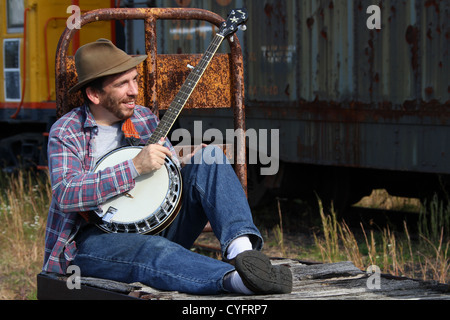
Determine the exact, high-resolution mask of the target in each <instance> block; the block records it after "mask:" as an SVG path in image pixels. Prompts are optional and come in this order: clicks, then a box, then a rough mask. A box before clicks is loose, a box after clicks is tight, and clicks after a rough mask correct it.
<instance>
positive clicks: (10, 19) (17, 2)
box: [6, 0, 25, 33]
mask: <svg viewBox="0 0 450 320" xmlns="http://www.w3.org/2000/svg"><path fill="white" fill-rule="evenodd" d="M23 2H24V1H23V0H7V1H6V8H7V17H6V21H7V27H8V33H18V32H23V13H24V11H25V9H24V6H23Z"/></svg>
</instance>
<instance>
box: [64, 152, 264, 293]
mask: <svg viewBox="0 0 450 320" xmlns="http://www.w3.org/2000/svg"><path fill="white" fill-rule="evenodd" d="M193 160H194V161H193V164H188V165H186V166H185V167H184V168H183V169H182V176H183V200H182V201H183V204H182V208H181V210H180V212H179V214H178V216H177V218H176V219H175V220H174V222H173V223H172V224H171V225H170V226H169V227H168V228H167V229H166V230H164V231H163V232H162V233H160V234H159V235H141V234H136V233H128V234H110V233H104V232H102V231H100V230H99V229H98V228H97V227H94V226H88V227H85V228H84V229H83V230H82V231H81V232H80V233H79V234H78V235H77V237H76V238H75V241H76V244H77V249H78V252H77V255H76V257H75V259H74V260H73V262H72V264H74V265H77V266H78V267H80V270H81V274H82V276H89V277H97V278H103V279H111V280H115V281H120V282H126V283H133V282H141V283H143V284H145V285H148V286H151V287H153V288H156V289H160V290H168V291H180V292H185V293H192V294H218V293H222V292H224V291H225V290H224V288H223V278H224V276H225V275H226V274H227V273H229V272H231V271H233V270H234V267H233V266H232V265H230V264H228V263H225V262H223V261H220V260H217V259H213V258H210V257H206V256H203V255H201V254H198V253H195V252H192V251H191V250H190V248H191V247H192V245H193V243H194V241H195V240H196V239H197V237H198V236H199V234H200V233H201V232H202V230H203V228H204V226H205V224H206V223H207V221H209V222H210V223H211V227H212V229H213V231H214V233H215V235H216V237H217V239H218V240H219V242H220V245H221V250H222V255H225V252H226V250H227V247H228V245H229V244H230V243H231V242H232V241H233V240H234V239H236V238H238V237H239V236H242V235H249V237H250V240H251V242H252V244H253V248H254V249H256V250H260V249H261V248H262V245H263V240H262V237H261V235H260V233H259V231H258V229H257V228H256V227H255V225H254V224H253V219H252V215H251V212H250V208H249V206H248V203H247V199H246V197H245V193H244V191H243V189H242V187H241V184H240V182H239V180H238V179H237V177H236V174H235V173H234V171H233V169H232V167H231V165H230V164H229V163H228V161H227V159H226V158H225V156H224V154H223V152H222V150H220V149H219V148H216V147H207V148H205V149H203V150H202V151H201V152H198V153H196V154H195V156H194V159H193Z"/></svg>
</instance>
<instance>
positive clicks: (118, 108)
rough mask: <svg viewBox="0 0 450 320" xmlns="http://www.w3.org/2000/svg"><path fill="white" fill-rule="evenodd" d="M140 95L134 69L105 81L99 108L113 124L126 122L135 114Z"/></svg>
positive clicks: (99, 96) (99, 94)
mask: <svg viewBox="0 0 450 320" xmlns="http://www.w3.org/2000/svg"><path fill="white" fill-rule="evenodd" d="M138 93H139V91H138V73H137V70H136V68H133V69H130V70H128V71H126V72H124V73H121V74H118V75H114V76H110V77H107V78H106V79H105V81H104V82H103V90H102V91H101V92H99V93H98V102H99V103H98V106H99V107H100V108H101V109H103V110H102V111H103V112H102V113H103V115H104V116H105V117H106V118H107V120H109V121H110V122H111V123H115V122H118V121H122V120H126V119H128V118H130V117H131V116H132V115H133V113H134V108H135V104H136V97H137V95H138Z"/></svg>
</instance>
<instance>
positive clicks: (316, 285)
mask: <svg viewBox="0 0 450 320" xmlns="http://www.w3.org/2000/svg"><path fill="white" fill-rule="evenodd" d="M272 263H273V264H284V265H287V266H289V267H290V268H291V270H292V274H293V281H294V282H293V291H292V293H291V294H283V295H256V296H245V295H237V294H223V295H208V296H205V295H202V296H200V295H189V294H185V293H180V292H167V291H160V290H156V289H154V288H151V287H148V286H145V285H143V284H140V283H133V284H120V283H111V284H109V283H108V280H101V279H93V278H85V279H82V283H83V284H84V285H86V286H88V287H90V288H98V289H101V290H106V291H111V290H116V291H120V294H121V295H122V296H123V297H124V298H130V297H133V298H139V299H141V300H230V299H231V300H418V299H433V300H450V285H448V284H438V283H435V282H430V281H419V280H413V279H406V278H399V277H393V276H390V275H380V289H370V288H369V286H368V280H370V279H369V277H370V276H372V275H371V274H367V273H366V272H363V271H361V270H360V269H358V268H356V267H355V266H354V265H353V263H351V262H339V263H329V264H311V265H310V264H304V263H300V262H299V261H295V260H290V259H275V260H272ZM41 280H42V279H41ZM53 280H54V279H53ZM60 281H62V282H63V285H61V286H59V288H58V290H59V291H61V290H64V288H65V287H66V286H65V281H64V278H63V277H61V280H60ZM42 288H45V287H43V286H42V285H41V287H40V288H39V287H38V297H40V296H45V298H46V299H52V296H51V292H46V293H43V292H39V290H41V289H42ZM117 288H119V289H120V290H117ZM59 291H58V292H59ZM127 292H128V293H127ZM101 293H102V291H98V292H97V296H95V297H96V298H97V299H99V298H101ZM72 294H73V293H72ZM105 297H106V296H105ZM53 298H54V299H59V298H61V292H59V293H58V294H55V295H54V296H53ZM109 298H120V296H119V295H117V293H116V295H114V296H112V297H111V296H110V297H109Z"/></svg>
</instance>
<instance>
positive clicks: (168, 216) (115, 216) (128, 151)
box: [94, 9, 248, 234]
mask: <svg viewBox="0 0 450 320" xmlns="http://www.w3.org/2000/svg"><path fill="white" fill-rule="evenodd" d="M247 19H248V14H247V11H246V9H235V10H232V11H231V12H230V14H229V15H228V18H227V20H226V21H225V22H223V23H222V24H221V26H220V29H219V32H218V33H217V34H216V35H215V36H214V38H213V40H212V42H211V44H210V45H209V47H208V49H207V51H206V53H205V54H204V55H203V56H202V59H201V60H200V62H199V64H198V65H197V66H196V67H195V68H194V69H192V71H191V73H190V74H189V76H188V77H187V79H186V80H185V82H184V84H183V86H182V87H181V89H180V91H179V92H178V94H177V95H176V97H175V99H174V100H173V101H172V103H171V104H170V106H169V108H168V109H167V111H166V113H165V114H164V117H163V118H162V119H161V121H160V122H159V124H158V126H157V127H156V129H155V131H154V132H153V134H152V135H151V137H150V139H149V141H148V142H147V144H146V145H150V144H156V143H158V142H159V141H160V139H161V138H165V137H166V136H167V135H168V133H169V131H170V129H171V128H172V126H173V124H174V123H175V120H176V119H177V117H178V116H179V114H180V112H181V110H182V109H183V107H184V106H185V104H186V102H187V101H188V99H189V97H190V96H191V94H192V92H193V91H194V89H195V87H196V85H197V84H198V82H199V80H200V79H201V77H202V76H203V73H204V72H205V70H206V68H207V67H208V65H209V63H210V62H211V60H212V58H213V57H214V55H215V54H216V52H217V50H218V48H219V46H220V44H221V43H222V42H223V40H224V39H225V37H227V36H229V35H231V34H233V33H235V32H236V31H237V30H238V27H239V26H240V25H242V24H244V23H245V22H246V21H247ZM142 148H143V146H126V147H122V148H118V149H116V150H113V151H111V152H110V153H108V154H107V155H105V156H104V157H103V158H101V159H100V160H99V161H98V163H97V164H96V166H95V168H94V172H99V171H102V170H104V169H106V168H108V167H112V166H115V165H117V164H119V163H121V162H124V161H127V160H129V159H132V158H134V157H135V156H137V155H138V153H139V152H140V151H141V150H142ZM181 194H182V179H181V173H180V170H179V168H178V166H177V165H176V164H175V163H174V162H172V160H171V159H170V158H168V157H166V159H165V164H164V165H163V166H162V167H161V168H160V169H159V170H156V171H153V172H152V173H150V174H146V175H142V176H139V177H137V178H136V180H135V187H134V188H133V189H132V190H130V191H128V192H126V193H122V194H120V195H118V196H115V197H113V198H111V199H109V200H107V201H105V202H104V203H102V205H101V207H100V208H99V209H98V210H96V212H95V213H96V214H97V215H98V216H99V217H100V218H101V220H100V219H99V220H100V222H98V223H97V224H96V225H97V227H99V228H100V229H101V230H103V231H105V232H109V233H141V234H157V233H159V232H161V231H162V230H164V229H165V228H167V227H168V226H169V225H170V224H171V223H172V221H173V220H174V219H175V218H176V216H177V214H178V212H179V210H180V207H181Z"/></svg>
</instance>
